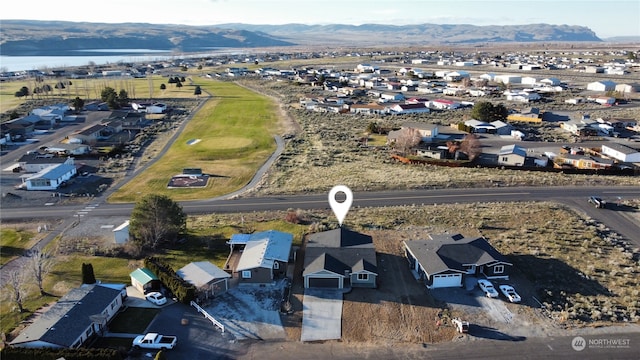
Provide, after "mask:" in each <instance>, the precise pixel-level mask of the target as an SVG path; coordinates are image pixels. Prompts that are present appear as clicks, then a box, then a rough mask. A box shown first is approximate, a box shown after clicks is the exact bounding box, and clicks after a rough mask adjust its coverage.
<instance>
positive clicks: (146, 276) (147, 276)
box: [129, 268, 158, 284]
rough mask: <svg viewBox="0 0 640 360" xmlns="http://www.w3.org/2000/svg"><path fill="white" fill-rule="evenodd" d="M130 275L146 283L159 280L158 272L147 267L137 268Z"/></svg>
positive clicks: (141, 282)
mask: <svg viewBox="0 0 640 360" xmlns="http://www.w3.org/2000/svg"><path fill="white" fill-rule="evenodd" d="M129 277H131V278H132V279H135V280H136V281H137V282H139V283H140V284H146V283H148V282H149V281H153V280H158V277H157V276H156V274H154V273H153V271H151V270H149V269H147V268H139V269H136V270H134V271H133V272H132V273H131V274H129Z"/></svg>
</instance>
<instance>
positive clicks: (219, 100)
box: [109, 80, 278, 202]
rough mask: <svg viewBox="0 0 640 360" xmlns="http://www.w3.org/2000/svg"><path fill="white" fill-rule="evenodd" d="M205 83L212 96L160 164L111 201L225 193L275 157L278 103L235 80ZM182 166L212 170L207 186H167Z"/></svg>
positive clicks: (118, 192)
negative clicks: (149, 195)
mask: <svg viewBox="0 0 640 360" xmlns="http://www.w3.org/2000/svg"><path fill="white" fill-rule="evenodd" d="M201 82H202V85H201V86H202V88H203V90H204V91H206V92H209V93H211V94H214V98H213V99H211V100H209V101H207V102H206V103H205V104H204V105H203V107H202V108H201V109H200V111H198V113H197V114H195V115H194V117H193V118H192V119H191V120H190V121H189V123H188V124H187V125H186V127H185V129H184V131H182V133H181V134H180V135H179V136H178V138H177V139H176V141H175V142H174V143H173V144H171V148H169V150H168V151H167V153H166V154H164V155H163V156H162V158H161V159H160V160H159V161H158V162H156V163H154V164H153V165H152V166H151V167H150V168H148V169H147V170H146V171H145V172H143V173H142V174H139V175H138V176H136V177H135V178H134V179H133V181H131V182H129V183H128V184H126V185H124V186H123V187H122V188H120V189H119V190H118V191H117V192H115V193H114V194H113V195H112V196H111V197H110V199H109V200H110V201H112V202H132V201H135V199H136V198H137V197H138V194H140V193H151V192H153V193H159V194H165V195H168V196H171V197H172V198H174V199H179V200H190V199H200V198H207V197H214V196H217V195H223V194H226V193H229V192H232V191H234V190H237V189H239V188H241V187H242V186H243V185H245V184H246V183H248V182H249V181H250V180H251V178H252V177H253V175H254V174H255V172H256V170H257V169H258V168H259V167H260V165H262V164H263V163H264V162H265V161H266V159H267V158H268V157H269V156H270V155H271V153H272V152H273V150H274V149H275V143H274V141H273V134H274V133H275V132H276V131H277V128H278V125H277V124H278V118H277V116H276V114H275V113H274V104H273V103H272V102H271V101H270V100H268V99H266V98H264V97H262V96H260V95H257V94H255V93H253V92H250V91H248V90H246V89H244V88H242V87H239V86H237V85H234V84H232V83H228V82H217V81H210V80H202V81H201ZM196 140H198V141H196ZM184 168H201V169H202V171H203V173H205V174H209V175H210V178H209V182H208V184H207V186H206V187H205V188H202V189H167V184H168V182H169V179H170V178H171V177H172V176H174V175H176V174H181V173H182V170H183V169H184Z"/></svg>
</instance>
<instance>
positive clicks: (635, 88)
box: [616, 83, 640, 94]
mask: <svg viewBox="0 0 640 360" xmlns="http://www.w3.org/2000/svg"><path fill="white" fill-rule="evenodd" d="M616 92H619V93H623V94H628V93H638V92H640V83H632V84H618V85H616Z"/></svg>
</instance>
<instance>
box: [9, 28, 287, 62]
mask: <svg viewBox="0 0 640 360" xmlns="http://www.w3.org/2000/svg"><path fill="white" fill-rule="evenodd" d="M1 23H2V32H0V53H1V54H2V55H9V56H29V55H35V56H42V55H48V56H59V55H86V54H87V53H86V50H91V49H100V50H101V54H103V55H110V53H109V52H108V50H118V52H117V53H118V54H122V52H121V50H122V49H131V50H137V49H149V50H165V51H181V52H197V51H205V50H208V49H213V48H245V47H268V46H289V45H294V44H292V43H290V42H288V41H284V40H280V39H278V38H276V37H273V36H271V35H269V34H265V33H261V32H259V31H247V30H242V29H224V28H221V27H219V26H186V25H156V24H144V23H123V24H105V23H86V22H68V21H35V20H1ZM71 52H73V53H72V54H71Z"/></svg>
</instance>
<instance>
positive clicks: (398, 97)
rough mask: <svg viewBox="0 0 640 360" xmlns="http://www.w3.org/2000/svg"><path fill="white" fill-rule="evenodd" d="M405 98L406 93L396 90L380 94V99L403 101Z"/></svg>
mask: <svg viewBox="0 0 640 360" xmlns="http://www.w3.org/2000/svg"><path fill="white" fill-rule="evenodd" d="M402 100H404V95H403V94H402V93H395V92H385V93H382V94H380V101H383V102H386V101H402Z"/></svg>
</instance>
